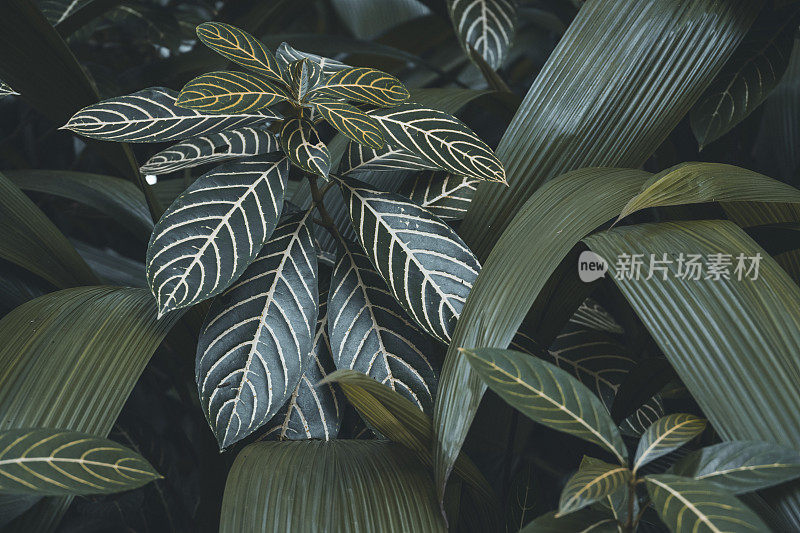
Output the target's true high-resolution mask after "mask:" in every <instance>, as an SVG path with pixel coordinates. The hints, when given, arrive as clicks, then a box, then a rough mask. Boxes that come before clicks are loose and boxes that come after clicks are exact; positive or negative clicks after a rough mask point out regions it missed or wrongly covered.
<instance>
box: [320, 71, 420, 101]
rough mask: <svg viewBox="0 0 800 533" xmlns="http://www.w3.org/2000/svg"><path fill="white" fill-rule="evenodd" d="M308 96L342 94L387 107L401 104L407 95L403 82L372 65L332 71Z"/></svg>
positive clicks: (334, 96) (331, 96)
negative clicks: (371, 66) (370, 66)
mask: <svg viewBox="0 0 800 533" xmlns="http://www.w3.org/2000/svg"><path fill="white" fill-rule="evenodd" d="M309 96H310V97H311V99H312V100H314V99H316V98H319V97H321V98H344V99H345V100H352V101H354V102H364V103H366V104H372V105H377V106H381V107H388V106H395V105H398V104H402V103H403V102H405V101H406V100H408V97H409V96H410V95H409V94H408V89H406V87H405V85H403V84H402V83H401V82H400V80H398V79H397V78H395V77H394V76H392V75H391V74H387V73H385V72H382V71H380V70H376V69H374V68H367V67H354V68H348V69H346V70H345V69H342V70H338V71H336V72H334V73H333V74H331V75H330V76H328V79H327V80H325V83H324V84H323V85H322V86H321V87H319V88H317V89H315V90H314V91H312V92H311V94H310V95H309Z"/></svg>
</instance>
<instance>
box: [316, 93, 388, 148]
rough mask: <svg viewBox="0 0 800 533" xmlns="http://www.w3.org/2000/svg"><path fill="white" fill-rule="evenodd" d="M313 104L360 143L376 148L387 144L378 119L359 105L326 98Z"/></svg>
mask: <svg viewBox="0 0 800 533" xmlns="http://www.w3.org/2000/svg"><path fill="white" fill-rule="evenodd" d="M313 106H314V109H315V110H316V111H317V112H318V113H319V114H320V115H322V118H324V119H325V120H326V121H327V122H328V123H329V124H330V125H331V126H333V127H334V128H336V129H337V130H339V131H340V132H341V133H343V134H344V135H346V136H347V137H349V138H350V139H352V140H354V141H355V142H357V143H358V144H363V145H364V146H368V147H370V148H375V149H380V148H383V146H384V145H385V144H386V141H384V140H383V134H382V133H381V127H380V126H379V125H378V123H377V121H376V120H375V119H374V118H372V117H371V116H369V115H367V114H366V113H364V112H363V111H361V110H360V109H358V108H357V107H355V106H352V105H350V104H348V103H346V102H340V101H338V100H331V99H324V98H316V99H315V100H314V101H313Z"/></svg>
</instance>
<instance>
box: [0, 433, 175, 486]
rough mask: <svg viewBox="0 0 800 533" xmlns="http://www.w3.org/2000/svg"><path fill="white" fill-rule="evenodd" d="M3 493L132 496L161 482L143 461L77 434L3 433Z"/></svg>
mask: <svg viewBox="0 0 800 533" xmlns="http://www.w3.org/2000/svg"><path fill="white" fill-rule="evenodd" d="M0 477H2V481H1V482H0V493H2V494H20V493H23V494H25V493H27V494H37V495H43V496H44V495H48V496H68V495H83V494H108V493H112V492H122V491H124V490H131V489H135V488H138V487H141V486H142V485H145V484H147V483H149V482H150V481H153V480H155V479H158V478H160V477H161V476H160V475H158V473H157V472H156V471H155V469H153V467H152V466H151V465H150V463H148V462H147V461H146V460H145V459H144V458H143V457H142V456H141V455H139V454H138V453H136V452H134V451H132V450H130V449H128V448H126V447H124V446H120V445H119V444H117V443H116V442H113V441H110V440H108V439H103V438H100V437H93V436H91V435H87V434H85V433H79V432H75V431H60V430H57V429H10V430H4V431H0Z"/></svg>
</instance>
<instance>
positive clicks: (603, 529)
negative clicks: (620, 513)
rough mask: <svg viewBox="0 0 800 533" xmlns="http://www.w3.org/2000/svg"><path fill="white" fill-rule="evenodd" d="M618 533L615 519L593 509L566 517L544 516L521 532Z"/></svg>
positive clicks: (554, 514)
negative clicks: (572, 532)
mask: <svg viewBox="0 0 800 533" xmlns="http://www.w3.org/2000/svg"><path fill="white" fill-rule="evenodd" d="M566 531H574V532H575V533H618V532H619V528H618V527H617V521H616V520H615V519H614V517H612V516H609V515H607V514H605V513H601V512H599V511H594V510H592V509H582V510H580V511H578V512H576V513H570V514H568V515H566V516H558V515H557V514H556V513H555V512H552V513H547V514H544V515H542V516H540V517H538V518H537V519H536V520H534V521H533V522H531V523H529V524H528V525H527V526H525V527H524V528H522V529H521V530H520V533H565V532H566Z"/></svg>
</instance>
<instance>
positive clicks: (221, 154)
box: [140, 127, 280, 174]
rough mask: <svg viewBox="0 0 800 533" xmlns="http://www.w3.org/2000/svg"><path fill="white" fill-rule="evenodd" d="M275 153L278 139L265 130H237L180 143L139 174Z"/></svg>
mask: <svg viewBox="0 0 800 533" xmlns="http://www.w3.org/2000/svg"><path fill="white" fill-rule="evenodd" d="M278 150H280V147H279V146H278V139H277V138H276V137H275V134H273V133H272V132H270V131H267V130H266V129H265V128H263V127H255V128H251V127H245V128H238V129H235V130H229V131H221V132H219V133H212V134H210V135H203V136H200V137H193V138H191V139H186V140H185V141H181V142H179V143H178V144H176V145H173V146H170V147H169V148H167V149H166V150H162V151H160V152H158V153H157V154H156V155H154V156H153V157H151V158H150V159H148V160H147V163H145V164H144V165H142V166H141V168H140V170H141V172H142V174H168V173H170V172H175V171H177V170H182V169H184V168H191V167H196V166H197V165H205V164H207V163H214V162H217V161H225V160H226V159H234V158H237V157H246V156H251V155H261V154H267V153H270V152H275V151H278Z"/></svg>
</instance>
